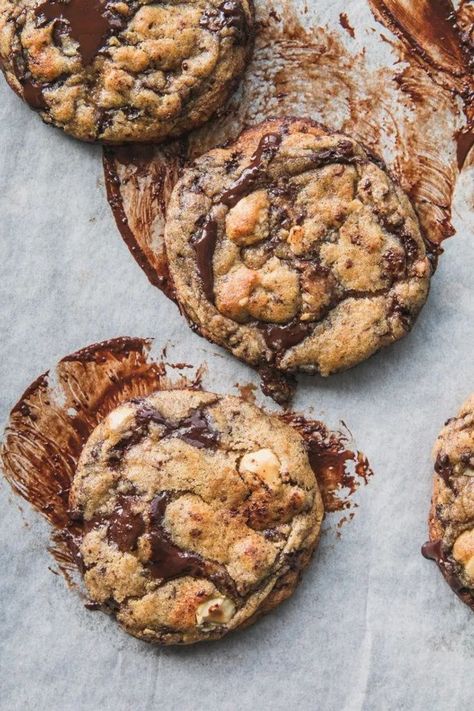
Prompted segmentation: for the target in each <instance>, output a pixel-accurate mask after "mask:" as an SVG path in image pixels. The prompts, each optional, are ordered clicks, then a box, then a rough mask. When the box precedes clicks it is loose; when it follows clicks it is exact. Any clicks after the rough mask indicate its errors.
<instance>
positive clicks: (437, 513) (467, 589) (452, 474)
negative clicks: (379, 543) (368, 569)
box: [423, 395, 474, 610]
mask: <svg viewBox="0 0 474 711" xmlns="http://www.w3.org/2000/svg"><path fill="white" fill-rule="evenodd" d="M434 457H435V475H434V491H433V500H432V506H431V512H430V519H429V532H430V541H429V542H428V543H426V544H425V545H424V546H423V554H424V555H425V557H427V558H431V559H433V560H435V561H436V562H437V564H438V566H439V568H440V570H441V572H442V573H443V575H444V577H445V578H446V580H447V581H448V583H449V584H450V585H451V587H452V588H453V590H454V591H455V592H456V593H457V594H458V595H459V597H460V598H461V599H462V600H463V601H464V602H465V603H467V604H468V605H470V606H471V607H472V609H473V610H474V395H471V397H470V398H469V400H467V402H465V403H464V405H463V406H462V408H461V410H460V412H459V414H458V416H457V417H453V418H452V419H450V420H448V421H447V423H446V425H445V427H444V429H443V430H442V431H441V433H440V435H439V437H438V439H437V441H436V444H435V447H434Z"/></svg>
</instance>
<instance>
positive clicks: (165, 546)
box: [149, 492, 207, 580]
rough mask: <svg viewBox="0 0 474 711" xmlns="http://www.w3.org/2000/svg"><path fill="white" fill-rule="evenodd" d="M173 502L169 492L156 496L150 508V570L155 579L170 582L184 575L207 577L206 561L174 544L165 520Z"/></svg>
mask: <svg viewBox="0 0 474 711" xmlns="http://www.w3.org/2000/svg"><path fill="white" fill-rule="evenodd" d="M170 500H171V497H170V494H169V493H168V492H163V493H161V494H159V495H158V496H156V497H155V498H154V499H153V501H152V502H151V508H150V534H149V535H150V544H151V556H150V564H149V570H150V573H151V574H152V575H153V576H155V578H163V579H165V580H170V579H171V578H178V577H181V576H183V575H192V576H194V577H196V578H198V577H206V575H207V566H206V561H205V560H203V558H201V556H199V555H197V554H196V553H191V552H189V551H184V550H182V549H181V548H179V547H178V546H177V545H175V544H174V543H173V541H172V540H171V537H170V535H169V533H168V532H167V531H166V529H165V527H164V524H163V520H164V517H165V512H166V507H167V506H168V504H169V502H170Z"/></svg>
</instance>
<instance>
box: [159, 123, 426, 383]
mask: <svg viewBox="0 0 474 711" xmlns="http://www.w3.org/2000/svg"><path fill="white" fill-rule="evenodd" d="M165 240H166V251H167V256H168V261H169V268H170V273H171V277H172V279H173V282H174V287H175V290H176V297H177V300H178V302H179V304H180V306H181V308H182V310H183V311H184V313H185V314H186V316H187V317H188V319H189V320H190V321H191V323H192V324H193V325H194V326H195V328H196V329H197V330H198V331H199V332H200V333H201V334H202V335H203V336H205V337H206V338H208V339H209V340H211V341H214V342H216V343H218V344H220V345H222V346H224V347H226V348H227V349H228V350H230V351H231V352H232V353H233V354H234V355H236V356H237V357H238V358H241V359H242V360H245V361H247V362H249V363H251V364H252V365H254V366H259V365H262V364H272V365H274V366H276V367H277V368H278V369H280V370H283V371H298V370H301V371H305V372H309V373H314V372H319V373H321V374H322V375H329V374H330V373H334V372H335V371H338V370H343V369H345V368H349V367H351V366H353V365H355V364H356V363H358V362H359V361H362V360H364V359H365V358H368V357H369V356H370V355H371V354H373V353H374V352H375V351H377V350H378V349H379V348H381V347H382V346H385V345H387V344H389V343H392V342H393V341H396V340H398V339H399V338H401V337H402V336H404V335H405V334H406V333H407V332H408V331H409V330H410V328H411V327H412V325H413V323H414V321H415V318H416V316H417V314H418V312H419V311H420V309H421V307H422V305H423V304H424V302H425V300H426V297H427V294H428V289H429V280H430V276H431V268H430V263H429V261H428V258H427V254H426V249H425V244H424V241H423V239H422V236H421V233H420V227H419V224H418V220H417V217H416V215H415V212H414V210H413V208H412V206H411V204H410V202H409V200H408V198H407V196H406V195H405V194H404V193H403V191H402V190H401V189H400V187H399V186H398V185H397V184H396V183H395V182H394V180H393V179H392V178H391V177H390V175H388V173H387V171H386V170H385V169H384V167H383V166H382V165H381V164H380V162H379V161H378V160H377V159H375V158H374V157H373V156H371V155H370V154H369V153H368V152H367V150H366V149H364V148H363V147H362V146H361V145H360V144H359V143H357V141H355V140H353V139H352V138H350V137H348V136H345V135H341V134H337V133H332V132H330V131H328V130H327V129H325V128H323V127H322V126H320V125H317V124H315V123H313V122H311V121H309V120H304V119H275V120H270V121H266V122H265V123H262V124H260V125H259V126H256V127H254V128H251V129H250V130H248V131H245V132H244V133H242V134H241V136H240V137H239V139H238V140H237V142H236V143H234V144H232V145H228V146H225V147H224V148H219V149H215V150H212V151H210V152H209V153H207V154H205V155H203V156H201V157H200V158H199V159H198V160H196V161H195V163H194V164H193V165H192V166H191V167H189V168H187V169H186V170H185V171H184V174H183V176H182V178H181V180H180V181H179V182H178V183H177V185H176V186H175V189H174V191H173V194H172V196H171V201H170V204H169V207H168V213H167V224H166V231H165Z"/></svg>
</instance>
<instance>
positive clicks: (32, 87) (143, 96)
mask: <svg viewBox="0 0 474 711" xmlns="http://www.w3.org/2000/svg"><path fill="white" fill-rule="evenodd" d="M252 43H253V3H252V0H193V1H192V2H189V1H188V2H186V1H185V0H170V1H169V2H159V3H153V2H150V1H147V0H130V1H129V2H114V1H113V0H46V2H41V0H40V1H38V0H0V61H1V64H2V68H3V71H4V73H5V76H6V78H7V80H8V82H9V83H10V85H11V86H12V87H13V89H15V91H16V92H17V93H18V94H19V95H20V96H22V97H23V98H24V100H25V101H26V102H28V103H29V104H30V105H31V106H32V107H33V108H35V109H37V110H39V111H40V113H41V116H42V118H43V119H44V120H45V121H46V122H48V123H51V124H53V125H55V126H58V127H60V128H63V129H64V130H65V131H66V132H67V133H70V134H72V135H74V136H76V137H77V138H80V139H83V140H87V141H94V140H101V141H104V142H108V143H121V142H124V141H158V140H163V139H165V138H167V137H169V136H175V135H178V134H180V133H183V132H185V131H188V130H190V129H191V128H194V127H195V126H198V125H200V124H202V123H203V122H204V121H206V120H207V119H209V118H210V116H212V114H213V113H214V112H215V111H216V110H217V109H218V108H220V107H221V106H222V105H223V104H224V103H225V101H226V100H227V98H228V97H229V95H230V93H231V91H232V90H233V88H234V87H235V83H236V81H237V80H238V77H239V76H240V75H241V73H242V71H243V69H244V67H245V64H246V62H247V60H248V58H249V54H250V51H251V48H252Z"/></svg>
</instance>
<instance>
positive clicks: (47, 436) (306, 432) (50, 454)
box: [1, 338, 372, 584]
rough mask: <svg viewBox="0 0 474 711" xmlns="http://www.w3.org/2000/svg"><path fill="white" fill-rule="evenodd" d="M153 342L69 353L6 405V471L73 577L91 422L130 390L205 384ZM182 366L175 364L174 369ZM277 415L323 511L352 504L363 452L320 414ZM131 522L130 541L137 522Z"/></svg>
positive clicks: (73, 579)
mask: <svg viewBox="0 0 474 711" xmlns="http://www.w3.org/2000/svg"><path fill="white" fill-rule="evenodd" d="M150 349H151V341H149V340H145V339H140V338H118V339H114V340H111V341H105V342H104V343H99V344H95V345H91V346H88V347H87V348H84V349H82V350H80V351H78V352H76V353H73V354H71V355H69V356H66V357H65V358H63V359H62V360H60V361H59V363H58V364H57V366H56V368H55V370H54V371H51V372H47V373H44V374H43V375H41V376H39V378H37V379H36V380H35V381H34V382H33V383H32V384H31V385H30V386H29V387H28V388H27V390H26V391H25V393H24V394H23V395H22V397H21V398H20V400H19V401H18V403H17V404H16V405H15V406H14V407H13V409H12V411H11V413H10V418H9V422H8V425H7V427H6V430H5V434H4V440H3V446H2V450H1V462H2V467H3V470H4V475H5V477H6V479H7V481H8V482H9V484H10V486H11V487H12V489H13V491H14V492H15V493H16V494H18V495H20V496H21V497H23V498H24V499H25V500H26V501H28V503H29V504H31V506H32V507H33V508H34V509H36V510H37V511H39V512H40V513H41V514H42V515H43V516H44V517H45V518H46V520H47V521H48V523H49V524H50V525H51V527H52V534H51V545H50V551H51V553H52V554H53V556H54V558H55V560H56V563H57V564H58V567H59V570H60V571H61V572H62V573H63V575H64V576H65V577H66V579H67V580H68V582H69V583H70V584H75V583H78V581H79V579H80V573H81V570H82V561H81V557H80V555H79V543H80V540H81V537H82V535H83V532H84V522H83V521H82V519H81V517H80V516H77V515H75V512H74V511H71V510H70V508H69V491H70V487H71V482H72V480H73V477H74V474H75V471H76V467H77V462H78V459H79V456H80V454H81V452H82V449H83V447H84V444H85V442H86V441H87V439H88V437H89V435H90V434H91V432H92V430H93V429H94V428H95V427H96V426H97V425H98V424H99V422H101V421H102V420H103V419H104V418H105V417H106V416H107V415H108V413H109V412H111V410H113V409H114V408H115V407H117V406H118V405H119V404H120V403H122V402H124V401H126V400H129V399H131V398H137V397H145V396H147V395H149V394H151V393H152V392H155V391H157V390H163V389H170V388H172V389H183V388H186V389H193V390H199V389H202V376H203V373H204V372H205V369H204V368H203V367H200V368H197V369H194V371H193V372H192V373H191V374H189V375H187V376H184V375H176V374H173V376H172V377H170V376H169V374H168V367H167V364H165V362H164V361H163V360H155V359H154V358H153V357H152V356H151V354H150ZM185 367H186V368H187V366H186V365H185V364H179V370H182V369H183V368H185ZM249 392H251V390H249ZM282 418H283V419H284V421H285V422H287V423H288V424H290V425H292V426H294V427H295V428H296V429H297V430H298V431H299V432H300V434H301V435H302V436H303V437H304V439H305V442H306V444H307V448H308V456H309V459H310V463H311V466H312V467H313V470H314V472H315V474H316V477H317V479H318V483H319V485H320V488H321V491H322V494H323V500H324V504H325V509H326V511H327V512H334V511H344V512H345V511H347V510H348V509H353V508H354V507H355V506H356V504H355V503H354V502H353V501H352V498H351V497H352V495H353V493H355V491H356V490H357V489H358V488H359V486H360V485H361V484H362V483H364V482H365V483H367V480H368V477H369V476H371V474H372V472H371V470H370V467H369V465H368V462H367V460H366V458H365V457H364V455H362V454H361V453H360V452H357V451H355V450H353V449H352V444H351V443H350V441H349V438H348V437H347V435H345V434H344V433H341V432H331V431H330V430H329V429H328V428H327V427H326V426H325V425H324V424H323V423H322V422H317V421H311V420H308V419H305V418H303V417H302V416H300V415H294V414H290V413H285V414H284V415H282ZM128 509H129V507H128V504H127V502H122V505H121V511H118V512H116V516H115V519H117V520H115V519H114V521H115V523H114V525H115V527H116V528H117V532H120V531H121V530H122V529H121V528H120V526H121V522H120V520H119V519H120V516H121V515H123V516H126V515H127V511H128ZM132 523H133V522H132ZM129 528H130V536H132V543H131V544H130V545H132V544H133V535H134V534H133V530H132V529H134V526H129ZM119 529H120V530H119ZM127 530H128V529H127Z"/></svg>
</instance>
